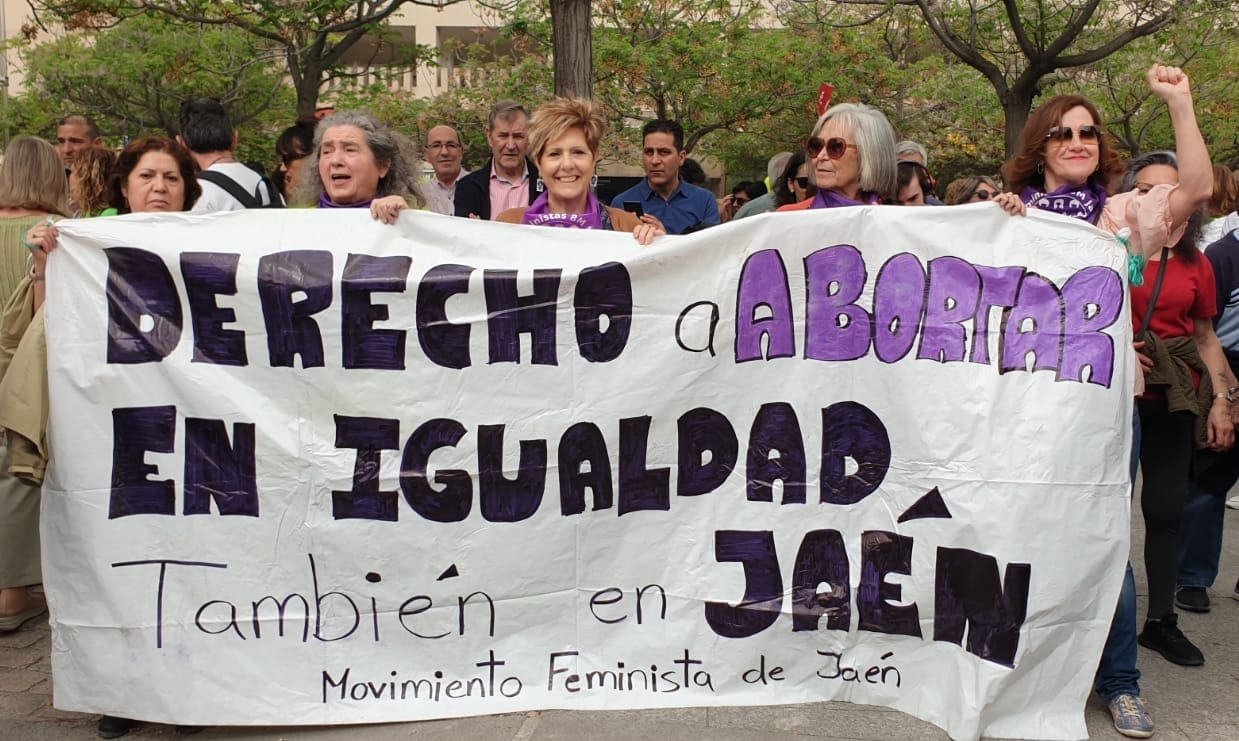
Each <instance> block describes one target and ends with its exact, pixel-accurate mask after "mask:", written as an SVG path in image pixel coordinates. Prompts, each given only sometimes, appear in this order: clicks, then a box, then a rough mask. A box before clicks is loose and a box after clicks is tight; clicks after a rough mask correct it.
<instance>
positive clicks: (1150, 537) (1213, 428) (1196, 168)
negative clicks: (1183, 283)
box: [994, 64, 1229, 738]
mask: <svg viewBox="0 0 1239 741" xmlns="http://www.w3.org/2000/svg"><path fill="white" fill-rule="evenodd" d="M1147 79H1148V84H1149V89H1150V90H1151V91H1152V92H1153V94H1154V95H1156V96H1157V97H1158V98H1160V99H1161V100H1163V101H1164V102H1165V103H1166V107H1167V110H1168V111H1169V113H1170V121H1171V123H1172V124H1173V126H1174V133H1175V148H1176V150H1177V151H1178V156H1179V172H1178V176H1179V181H1178V184H1177V185H1170V184H1167V183H1162V184H1157V185H1150V187H1149V188H1148V190H1147V191H1145V192H1141V189H1136V190H1132V191H1129V192H1127V193H1121V194H1117V195H1114V196H1110V195H1109V194H1108V193H1107V191H1106V185H1107V183H1109V182H1110V181H1112V180H1113V179H1114V178H1116V177H1117V176H1118V175H1119V174H1120V173H1122V172H1123V169H1124V168H1123V165H1122V162H1121V160H1120V158H1119V156H1118V153H1117V152H1116V151H1115V149H1114V145H1113V144H1112V143H1111V141H1110V140H1109V139H1108V138H1107V137H1106V136H1105V135H1104V134H1103V132H1102V129H1101V116H1100V114H1098V112H1097V109H1096V107H1094V106H1093V104H1092V103H1090V102H1089V101H1088V100H1087V99H1085V98H1082V97H1080V96H1078V95H1060V96H1056V97H1054V98H1051V99H1050V100H1048V101H1046V102H1045V103H1044V104H1042V105H1041V106H1040V107H1039V108H1037V110H1035V111H1033V113H1032V115H1031V116H1030V117H1029V119H1028V123H1027V124H1026V125H1025V127H1024V130H1023V131H1022V132H1021V133H1020V140H1019V145H1018V148H1017V153H1016V155H1015V157H1013V158H1011V159H1010V160H1008V161H1007V163H1006V164H1005V165H1003V168H1002V171H1003V176H1004V177H1005V178H1006V181H1007V187H1008V188H1010V190H1011V192H1007V193H1002V194H1000V195H998V196H997V197H996V198H995V199H994V201H995V202H996V203H998V205H999V206H1001V207H1002V208H1003V209H1004V210H1005V211H1007V212H1008V213H1011V214H1019V215H1022V214H1024V213H1026V211H1027V209H1029V208H1038V209H1044V210H1048V211H1054V212H1055V213H1059V214H1063V215H1067V216H1072V217H1075V218H1078V219H1082V220H1084V221H1088V222H1089V223H1092V224H1096V225H1097V226H1099V227H1101V228H1102V229H1105V230H1106V231H1110V232H1114V233H1118V232H1119V231H1120V230H1122V229H1129V230H1130V236H1129V237H1128V239H1129V244H1130V249H1132V250H1133V251H1134V252H1135V253H1136V254H1137V255H1150V254H1154V253H1157V252H1159V251H1160V250H1161V249H1162V248H1163V247H1165V246H1167V245H1173V244H1176V243H1177V242H1178V241H1179V240H1180V239H1181V238H1182V236H1183V234H1184V232H1185V231H1186V228H1187V225H1188V221H1189V220H1190V219H1191V217H1192V214H1194V213H1195V212H1196V211H1197V210H1198V209H1199V208H1200V206H1201V205H1202V204H1203V203H1204V202H1205V201H1207V200H1208V199H1209V196H1210V194H1211V192H1212V190H1213V174H1212V163H1211V162H1210V161H1209V151H1208V148H1207V147H1206V146H1205V142H1204V138H1203V137H1202V136H1201V134H1200V128H1199V126H1198V125H1197V123H1196V112H1195V108H1194V106H1193V102H1192V93H1191V86H1190V84H1189V81H1188V78H1187V75H1186V74H1184V73H1183V71H1182V70H1181V69H1179V68H1177V67H1165V66H1162V65H1159V64H1155V65H1153V66H1152V67H1150V68H1149V71H1148V73H1147ZM1171 262H1173V261H1171ZM1181 264H1182V262H1181ZM1149 265H1151V266H1152V270H1153V272H1154V275H1152V276H1149V273H1148V271H1147V270H1146V274H1145V275H1146V282H1148V283H1153V282H1155V280H1156V276H1155V273H1156V270H1157V268H1158V266H1159V265H1160V263H1157V262H1153V263H1149ZM1162 300H1169V299H1168V298H1167V299H1162V298H1159V301H1162ZM1146 303H1147V301H1146ZM1203 308H1204V307H1201V309H1203ZM1196 313H1203V311H1201V310H1197V311H1196ZM1142 319H1143V317H1142V316H1140V315H1138V314H1136V313H1135V312H1133V321H1140V320H1142ZM1150 364H1151V361H1150V360H1148V359H1147V358H1144V357H1143V356H1142V359H1141V367H1142V369H1144V368H1146V367H1147V366H1149V365H1150ZM1209 380H1211V381H1212V382H1213V384H1214V385H1215V386H1216V387H1217V388H1220V389H1225V388H1226V387H1227V386H1226V381H1227V379H1226V378H1224V377H1218V378H1215V379H1209ZM1137 384H1138V386H1139V389H1138V390H1142V389H1143V383H1142V379H1141V378H1140V377H1138V378H1137ZM1145 407H1148V411H1150V412H1153V411H1155V410H1154V409H1153V408H1152V405H1143V406H1142V407H1141V408H1140V410H1139V413H1138V414H1136V415H1135V418H1134V419H1133V427H1134V433H1135V434H1134V437H1133V440H1134V441H1138V442H1134V444H1133V448H1134V449H1133V453H1135V452H1136V451H1139V452H1140V459H1141V460H1142V461H1143V460H1144V459H1145V457H1146V456H1145V450H1146V448H1147V449H1148V452H1149V454H1150V455H1152V454H1154V452H1155V447H1154V446H1155V441H1154V440H1152V439H1150V440H1147V441H1146V440H1141V427H1142V424H1143V423H1144V418H1145ZM1213 407H1215V409H1211V410H1209V418H1210V424H1209V436H1210V442H1211V443H1212V444H1214V445H1224V444H1227V443H1228V440H1227V429H1226V425H1224V424H1222V421H1223V419H1225V420H1226V422H1227V423H1229V406H1228V405H1227V404H1226V395H1225V394H1223V395H1222V398H1221V399H1215V400H1214V404H1213ZM1160 408H1161V409H1165V404H1164V402H1163V404H1162V405H1161V407H1160ZM1159 429H1160V428H1159ZM1132 480H1133V482H1134V480H1135V462H1134V461H1133V463H1132ZM1159 497H1169V498H1171V499H1172V500H1173V499H1174V498H1175V497H1178V499H1177V500H1175V501H1163V500H1161V499H1159ZM1183 497H1186V491H1184V492H1182V494H1181V495H1180V494H1179V493H1178V492H1177V491H1176V490H1175V489H1173V488H1172V489H1158V488H1156V487H1155V488H1154V489H1152V490H1150V489H1149V487H1148V485H1147V482H1146V487H1145V493H1144V495H1143V496H1142V502H1141V504H1142V507H1143V509H1144V512H1145V523H1146V527H1147V535H1146V539H1145V564H1146V567H1147V572H1148V581H1149V606H1148V620H1146V621H1145V625H1144V630H1143V632H1141V633H1140V636H1139V643H1140V644H1141V645H1144V646H1146V647H1148V648H1152V649H1154V650H1156V651H1158V652H1159V653H1161V654H1162V655H1163V656H1166V657H1167V658H1169V659H1170V660H1172V661H1176V662H1177V663H1196V664H1199V663H1201V662H1202V661H1203V658H1201V656H1200V651H1199V650H1198V649H1197V648H1196V647H1195V646H1193V645H1192V644H1191V642H1190V641H1188V640H1187V638H1186V637H1185V636H1184V635H1183V633H1182V632H1181V631H1180V630H1179V628H1178V620H1177V616H1176V615H1175V613H1174V579H1175V563H1176V554H1177V552H1178V520H1179V516H1180V513H1181V511H1182V508H1183ZM1136 642H1137V639H1136V589H1135V580H1134V579H1133V577H1132V573H1131V566H1130V564H1129V565H1128V568H1127V570H1126V573H1125V575H1124V581H1123V585H1122V590H1121V592H1120V596H1119V602H1118V605H1117V607H1116V609H1115V614H1114V620H1113V621H1112V623H1111V626H1110V635H1109V637H1108V638H1107V640H1106V646H1105V648H1104V650H1103V651H1102V656H1101V664H1100V666H1099V667H1098V671H1097V677H1096V681H1095V685H1094V686H1095V689H1096V691H1097V694H1098V695H1100V696H1101V698H1102V699H1103V700H1104V701H1105V702H1106V703H1107V705H1108V707H1109V710H1110V715H1111V718H1112V719H1113V720H1114V726H1115V728H1116V729H1117V730H1118V731H1119V733H1122V734H1124V735H1127V736H1133V737H1137V738H1147V737H1148V736H1150V735H1152V733H1153V721H1152V719H1150V717H1149V714H1148V710H1147V709H1146V708H1145V706H1144V701H1143V699H1142V698H1141V697H1140V686H1139V679H1140V671H1139V670H1138V669H1137V668H1136Z"/></svg>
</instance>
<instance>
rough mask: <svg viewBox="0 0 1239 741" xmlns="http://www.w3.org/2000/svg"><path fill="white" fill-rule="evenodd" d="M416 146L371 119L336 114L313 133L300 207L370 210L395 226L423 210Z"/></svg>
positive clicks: (299, 195) (299, 191) (358, 114)
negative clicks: (407, 213) (409, 211)
mask: <svg viewBox="0 0 1239 741" xmlns="http://www.w3.org/2000/svg"><path fill="white" fill-rule="evenodd" d="M416 161H417V158H416V157H415V156H413V152H412V146H411V145H410V144H409V143H408V141H407V140H406V139H405V138H404V137H402V136H401V135H399V134H397V133H396V132H395V131H394V130H393V129H392V128H391V127H390V126H388V125H387V124H385V123H383V122H382V121H379V120H378V119H376V118H374V117H373V116H371V115H369V114H368V113H362V112H361V111H338V112H336V113H332V114H330V115H328V116H325V117H324V118H323V119H322V120H321V121H319V122H318V127H317V128H316V129H315V131H314V150H313V151H312V152H311V153H310V156H309V158H308V159H307V161H306V167H305V168H304V170H303V172H304V173H305V174H304V175H303V176H302V180H301V184H300V186H299V187H298V188H297V193H296V199H295V200H296V201H297V202H298V203H300V204H302V205H306V206H317V207H318V208H369V209H370V213H371V214H373V215H374V217H375V218H376V219H379V220H380V221H382V222H384V223H386V224H391V223H394V222H395V220H396V217H397V215H398V214H399V213H400V211H402V210H404V209H406V208H408V207H410V206H413V207H416V208H421V207H422V205H423V203H424V202H423V200H422V197H421V195H420V194H419V193H418V191H417V185H416V181H415V170H414V168H413V166H412V163H413V162H416Z"/></svg>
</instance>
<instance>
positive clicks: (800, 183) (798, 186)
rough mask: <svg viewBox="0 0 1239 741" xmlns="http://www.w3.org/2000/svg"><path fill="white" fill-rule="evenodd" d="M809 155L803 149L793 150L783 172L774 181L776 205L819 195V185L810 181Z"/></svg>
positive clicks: (783, 204) (785, 204)
mask: <svg viewBox="0 0 1239 741" xmlns="http://www.w3.org/2000/svg"><path fill="white" fill-rule="evenodd" d="M808 159H809V157H808V155H807V154H806V153H805V151H804V150H803V149H801V150H799V151H797V152H792V156H791V158H790V159H788V160H787V165H786V166H785V167H784V168H783V174H782V175H781V176H779V178H778V179H777V180H776V181H775V183H774V207H775V208H776V209H777V208H780V207H782V206H787V205H790V204H793V203H799V202H800V201H803V200H804V199H806V198H812V197H813V196H815V195H817V186H816V185H814V184H813V183H811V182H809V162H808Z"/></svg>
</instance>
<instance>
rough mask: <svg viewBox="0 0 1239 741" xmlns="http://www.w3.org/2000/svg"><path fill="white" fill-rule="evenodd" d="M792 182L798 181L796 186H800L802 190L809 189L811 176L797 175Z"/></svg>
mask: <svg viewBox="0 0 1239 741" xmlns="http://www.w3.org/2000/svg"><path fill="white" fill-rule="evenodd" d="M792 180H794V181H796V185H799V186H800V187H801V188H808V187H809V176H808V175H797V176H796V177H794V178H792Z"/></svg>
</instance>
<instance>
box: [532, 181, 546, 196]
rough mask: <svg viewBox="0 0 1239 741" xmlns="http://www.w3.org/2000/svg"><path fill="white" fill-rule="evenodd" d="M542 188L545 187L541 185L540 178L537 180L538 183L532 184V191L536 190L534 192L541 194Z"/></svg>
mask: <svg viewBox="0 0 1239 741" xmlns="http://www.w3.org/2000/svg"><path fill="white" fill-rule="evenodd" d="M544 187H545V185H543V183H542V178H541V177H539V178H538V182H536V183H534V184H533V189H534V190H536V191H538V192H539V193H541V192H542V189H543V188H544Z"/></svg>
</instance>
